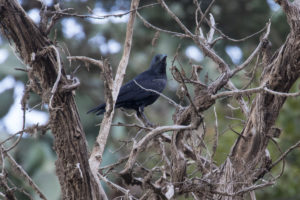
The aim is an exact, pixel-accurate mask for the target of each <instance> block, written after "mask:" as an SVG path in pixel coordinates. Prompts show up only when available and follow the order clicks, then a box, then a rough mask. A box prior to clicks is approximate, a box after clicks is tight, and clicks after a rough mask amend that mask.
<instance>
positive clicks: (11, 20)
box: [0, 0, 101, 199]
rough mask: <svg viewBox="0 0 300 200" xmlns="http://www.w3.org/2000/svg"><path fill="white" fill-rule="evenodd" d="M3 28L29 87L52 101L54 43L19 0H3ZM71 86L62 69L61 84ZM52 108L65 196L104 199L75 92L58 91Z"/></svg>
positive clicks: (0, 24) (0, 13)
mask: <svg viewBox="0 0 300 200" xmlns="http://www.w3.org/2000/svg"><path fill="white" fill-rule="evenodd" d="M0 28H1V32H2V33H3V35H4V36H5V37H6V38H7V39H8V41H9V42H10V44H11V45H12V46H13V48H14V50H15V52H16V53H17V54H18V56H19V57H20V59H21V60H22V61H23V63H24V65H25V66H26V67H27V69H28V78H29V87H30V89H31V90H32V91H34V92H35V93H37V94H38V95H40V97H41V98H42V100H43V102H45V103H49V98H50V96H51V92H50V91H51V88H52V87H53V85H54V83H55V81H56V78H57V75H58V67H57V66H58V63H57V57H56V56H57V55H56V53H55V51H53V50H51V49H50V48H49V46H50V45H52V42H51V41H50V40H49V39H48V38H47V36H45V35H44V34H43V32H42V31H41V30H40V29H39V28H38V27H37V26H36V25H35V24H34V22H33V21H32V20H31V19H30V18H29V17H28V16H27V15H26V13H25V11H24V10H23V9H22V7H21V6H20V5H19V3H18V2H17V1H16V0H9V1H7V0H0ZM64 85H68V80H67V78H66V76H65V73H64V71H63V69H62V76H61V79H60V81H59V86H58V87H61V86H64ZM52 106H53V108H54V109H50V110H49V114H50V127H51V130H52V133H53V136H54V150H55V152H56V153H57V156H58V158H57V161H56V173H57V175H58V178H59V182H60V185H61V191H62V199H101V197H100V191H99V188H98V186H97V185H98V184H97V183H96V181H95V180H94V178H93V176H92V173H91V170H90V167H89V163H88V150H87V144H86V138H85V134H84V131H83V128H82V125H81V123H80V119H79V114H78V112H77V107H76V104H75V101H74V98H73V95H72V92H71V91H63V90H58V91H57V92H55V94H54V97H53V105H52Z"/></svg>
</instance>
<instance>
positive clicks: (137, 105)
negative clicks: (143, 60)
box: [87, 54, 167, 119]
mask: <svg viewBox="0 0 300 200" xmlns="http://www.w3.org/2000/svg"><path fill="white" fill-rule="evenodd" d="M166 59H167V55H165V54H157V55H155V56H154V57H153V59H152V61H151V64H150V67H149V69H148V70H146V71H144V72H142V73H141V74H139V75H137V76H136V77H135V78H134V79H133V80H131V81H129V82H127V83H125V84H124V85H123V86H122V87H121V89H120V92H119V95H118V97H117V101H116V104H115V108H125V109H133V110H135V111H136V112H137V114H138V116H139V117H143V118H144V119H146V118H145V116H144V114H143V112H144V107H146V106H148V105H151V104H153V103H154V102H155V101H156V100H157V99H158V97H159V94H158V93H155V92H153V91H157V92H159V93H161V92H162V91H163V89H164V88H165V86H166V83H167V75H166V65H167V64H166ZM151 90H152V91H151ZM105 106H106V104H105V103H104V104H100V105H99V106H97V107H95V108H93V109H91V110H89V111H88V112H87V113H91V112H95V113H96V115H102V114H103V113H104V112H105Z"/></svg>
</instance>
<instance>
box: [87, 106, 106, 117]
mask: <svg viewBox="0 0 300 200" xmlns="http://www.w3.org/2000/svg"><path fill="white" fill-rule="evenodd" d="M105 107H106V104H105V103H103V104H100V105H99V106H97V107H95V108H93V109H91V110H89V111H88V112H87V114H89V113H91V112H93V113H96V115H102V114H103V113H105Z"/></svg>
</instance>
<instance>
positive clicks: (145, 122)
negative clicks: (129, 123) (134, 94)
mask: <svg viewBox="0 0 300 200" xmlns="http://www.w3.org/2000/svg"><path fill="white" fill-rule="evenodd" d="M136 114H137V116H138V118H140V119H141V120H142V121H143V123H144V124H145V125H146V126H151V127H154V125H153V124H152V123H151V122H150V121H149V120H148V119H147V117H146V116H145V115H144V106H141V107H139V109H138V110H137V111H136Z"/></svg>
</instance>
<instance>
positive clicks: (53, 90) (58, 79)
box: [49, 45, 62, 109]
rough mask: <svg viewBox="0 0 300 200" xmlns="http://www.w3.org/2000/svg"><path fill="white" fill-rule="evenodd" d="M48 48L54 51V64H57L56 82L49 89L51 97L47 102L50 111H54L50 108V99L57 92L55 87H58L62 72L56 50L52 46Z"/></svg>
mask: <svg viewBox="0 0 300 200" xmlns="http://www.w3.org/2000/svg"><path fill="white" fill-rule="evenodd" d="M49 48H52V49H53V50H54V51H55V54H56V62H57V77H56V80H55V82H54V85H53V87H52V89H51V97H50V100H49V108H50V109H54V108H53V107H52V99H53V97H54V94H55V92H56V90H57V86H58V83H59V81H60V79H61V70H62V66H61V62H60V55H59V52H58V50H57V48H56V47H55V46H54V45H50V46H49Z"/></svg>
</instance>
